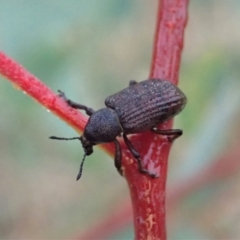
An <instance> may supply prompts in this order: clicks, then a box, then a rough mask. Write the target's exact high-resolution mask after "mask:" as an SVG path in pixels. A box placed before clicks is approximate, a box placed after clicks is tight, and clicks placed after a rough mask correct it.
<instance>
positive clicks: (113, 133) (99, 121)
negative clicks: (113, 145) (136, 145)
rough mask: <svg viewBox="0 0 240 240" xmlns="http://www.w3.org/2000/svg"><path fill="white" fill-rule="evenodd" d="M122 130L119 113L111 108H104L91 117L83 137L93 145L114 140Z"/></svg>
mask: <svg viewBox="0 0 240 240" xmlns="http://www.w3.org/2000/svg"><path fill="white" fill-rule="evenodd" d="M121 132H122V126H121V124H120V122H119V118H118V115H117V113H116V112H115V111H114V110H112V109H110V108H102V109H100V110H98V111H96V112H94V113H93V114H92V115H91V117H90V118H89V120H88V122H87V125H86V127H85V129H84V132H83V135H82V137H83V138H84V139H85V141H88V142H89V143H91V144H92V145H96V144H99V143H107V142H112V141H114V140H115V138H116V137H117V136H118V135H119V134H120V133H121Z"/></svg>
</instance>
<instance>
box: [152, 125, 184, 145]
mask: <svg viewBox="0 0 240 240" xmlns="http://www.w3.org/2000/svg"><path fill="white" fill-rule="evenodd" d="M151 131H152V132H154V133H157V134H160V135H166V136H168V141H169V142H173V141H174V140H175V139H176V138H178V137H180V136H181V135H182V133H183V132H182V130H181V129H162V130H161V129H157V128H152V129H151Z"/></svg>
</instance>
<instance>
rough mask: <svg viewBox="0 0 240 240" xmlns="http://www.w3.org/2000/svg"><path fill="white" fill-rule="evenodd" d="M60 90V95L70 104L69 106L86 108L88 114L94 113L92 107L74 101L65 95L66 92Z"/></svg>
mask: <svg viewBox="0 0 240 240" xmlns="http://www.w3.org/2000/svg"><path fill="white" fill-rule="evenodd" d="M58 92H59V97H61V98H62V99H64V100H65V102H66V103H67V104H68V106H70V107H72V108H75V109H80V110H84V111H85V112H86V114H87V115H88V116H91V115H92V114H93V113H94V110H93V109H92V108H89V107H87V106H85V105H82V104H80V103H76V102H73V101H72V100H70V99H68V98H67V97H66V95H65V93H64V92H62V91H60V90H58Z"/></svg>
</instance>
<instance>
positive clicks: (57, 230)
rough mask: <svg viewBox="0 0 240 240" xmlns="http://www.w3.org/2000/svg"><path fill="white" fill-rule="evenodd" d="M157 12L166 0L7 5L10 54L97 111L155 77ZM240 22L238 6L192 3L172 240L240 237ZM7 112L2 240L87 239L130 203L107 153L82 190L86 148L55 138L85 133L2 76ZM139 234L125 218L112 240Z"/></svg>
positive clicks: (0, 195)
mask: <svg viewBox="0 0 240 240" xmlns="http://www.w3.org/2000/svg"><path fill="white" fill-rule="evenodd" d="M156 8H157V1H156V0H154V1H144V0H115V1H112V0H101V1H100V0H81V1H76V0H75V1H64V0H58V1H56V0H49V1H33V0H19V1H14V0H5V1H1V0H0V49H1V50H2V51H4V52H5V53H6V54H8V55H9V56H11V57H12V58H14V59H15V60H17V61H18V62H19V63H21V64H22V65H23V66H24V67H25V68H26V69H28V70H29V71H30V72H31V73H33V74H34V75H36V76H37V77H39V78H40V79H41V80H42V81H43V82H44V83H45V84H46V85H48V86H49V87H50V88H51V89H53V90H54V91H57V90H58V89H61V90H64V91H65V92H66V93H67V95H68V96H69V97H70V98H71V99H73V100H75V101H77V102H80V103H83V104H86V105H88V106H91V107H93V108H94V109H98V108H100V107H103V106H104V99H105V97H106V96H108V95H110V94H112V93H114V92H116V91H118V90H119V89H122V88H124V87H126V86H127V85H128V82H129V80H131V79H136V80H138V81H140V80H144V79H146V78H147V77H148V74H149V67H150V61H151V54H152V42H153V34H154V29H155V20H156V19H155V18H156ZM239 23H240V1H238V0H231V1H224V0H209V1H202V0H195V1H194V0H193V1H190V7H189V22H188V25H187V29H186V34H185V43H184V51H183V56H182V64H181V71H180V88H181V89H182V90H183V91H184V92H185V93H186V95H187V97H188V105H187V107H186V108H185V110H184V111H183V112H182V113H181V114H180V115H179V116H178V117H176V119H175V127H177V128H182V129H183V131H184V135H183V137H181V138H180V139H179V140H177V141H176V142H175V144H174V147H173V148H172V152H171V156H170V161H169V178H168V190H169V191H168V194H169V197H168V198H169V205H168V224H167V225H168V236H169V239H226V238H228V239H239V238H240V225H239V224H240V201H239V198H240V188H239V183H240V177H239V176H240V174H239V173H240V168H239V165H240V151H238V148H239V149H240V131H239V119H240V110H239V109H240V82H239V78H240V67H239V66H240V47H239V46H240V45H239V43H240V27H239ZM0 105H1V117H0V238H1V239H20V238H21V239H37V238H38V239H69V238H72V237H75V236H81V234H83V233H84V232H85V231H91V230H92V229H93V226H95V225H96V224H98V223H100V222H101V221H103V220H104V219H106V218H108V217H110V216H111V213H112V212H114V211H115V210H116V209H119V208H121V206H122V205H123V203H125V202H126V201H130V200H129V193H128V188H127V185H126V182H125V180H124V178H121V177H120V176H119V175H118V173H117V171H116V170H115V168H114V164H113V160H112V159H111V158H110V157H108V156H107V155H106V154H105V153H104V152H102V151H101V150H100V149H98V148H95V154H93V155H92V156H91V157H89V158H88V159H87V161H86V163H85V166H84V171H83V176H82V178H81V180H80V181H79V182H76V181H75V177H76V174H77V172H78V168H79V163H80V160H81V159H82V155H83V151H82V149H81V146H80V143H79V142H78V141H73V142H57V141H51V140H49V139H48V137H49V136H50V135H56V136H65V137H73V136H77V134H76V132H74V131H73V130H72V129H71V128H70V127H69V126H67V125H66V124H65V123H63V122H62V121H61V120H59V119H58V118H57V117H56V116H54V115H52V114H51V113H49V112H47V111H46V109H44V108H43V107H41V106H40V105H39V104H37V103H36V102H34V101H33V100H32V99H31V98H29V97H28V96H26V95H24V94H23V93H22V92H21V91H18V90H17V89H16V88H14V87H13V86H12V85H11V84H10V83H9V82H8V81H5V80H4V79H3V78H2V77H0ZM235 152H236V153H235ZM233 153H234V154H233ZM217 163H223V164H222V165H217V166H216V167H215V168H211V166H212V165H213V164H217ZM224 164H225V165H224ZM211 169H213V170H211ZM215 170H216V171H215ZM218 172H220V173H221V174H220V175H217V173H218ZM219 176H220V177H219ZM195 181H196V184H195ZM191 184H192V185H191ZM194 184H195V185H194ZM109 230H110V231H111V229H109ZM132 238H133V230H132V224H131V223H130V221H129V220H127V219H126V225H124V227H122V228H119V229H118V230H115V232H112V233H111V236H109V238H108V239H132Z"/></svg>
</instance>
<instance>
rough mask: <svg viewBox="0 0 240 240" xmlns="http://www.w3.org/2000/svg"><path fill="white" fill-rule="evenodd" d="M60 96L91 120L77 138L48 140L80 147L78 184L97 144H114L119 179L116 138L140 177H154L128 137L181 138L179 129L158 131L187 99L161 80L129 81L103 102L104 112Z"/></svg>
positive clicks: (171, 139) (119, 152)
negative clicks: (150, 134) (146, 133)
mask: <svg viewBox="0 0 240 240" xmlns="http://www.w3.org/2000/svg"><path fill="white" fill-rule="evenodd" d="M59 96H60V97H61V98H63V99H64V100H65V101H66V103H67V104H68V105H69V106H70V107H72V108H75V109H80V110H84V111H85V112H86V114H87V115H88V116H89V117H90V118H89V119H88V122H87V124H86V126H85V129H84V131H83V134H82V135H81V136H80V137H73V138H61V137H55V136H51V137H50V138H51V139H57V140H74V139H78V140H80V141H81V143H82V147H83V149H84V152H85V153H84V156H83V159H82V162H81V164H80V169H79V173H78V175H77V180H79V179H80V177H81V175H82V169H83V163H84V161H85V158H86V156H88V155H91V154H92V153H93V146H95V145H97V144H100V143H109V142H113V143H114V144H115V158H114V163H115V167H116V168H117V170H118V172H119V173H120V174H121V175H122V151H121V146H120V143H119V141H118V140H117V137H118V136H123V139H124V142H125V144H126V146H127V147H128V149H129V151H130V152H131V154H132V155H133V157H134V158H135V159H136V161H137V164H138V170H139V172H140V173H143V174H146V175H149V176H150V177H152V178H155V177H157V176H156V175H155V174H153V173H151V172H149V171H148V170H147V169H146V168H144V166H143V164H142V161H141V157H140V154H139V153H138V151H137V150H136V149H135V147H134V146H133V144H132V143H131V141H130V140H129V138H128V136H127V135H129V134H135V133H141V132H144V131H148V130H150V131H152V132H154V133H157V134H161V135H166V136H168V138H169V141H173V140H174V139H175V138H177V137H179V136H181V135H182V130H180V129H164V130H163V129H158V128H157V125H158V124H159V123H163V122H165V121H167V120H169V119H171V118H173V117H174V116H175V115H177V114H178V113H179V112H180V111H181V110H182V109H183V108H184V106H185V104H186V102H187V98H186V96H185V95H184V93H183V92H182V91H181V90H180V89H179V88H178V87H177V86H175V85H174V84H172V83H171V82H169V81H167V80H162V79H149V80H145V81H141V82H136V81H134V80H131V81H130V83H129V86H128V87H127V88H125V89H123V90H121V91H120V92H117V93H115V94H113V95H111V96H109V97H107V98H106V99H105V105H106V107H105V108H102V109H100V110H97V111H94V110H93V109H92V108H89V107H87V106H85V105H82V104H79V103H76V102H73V101H71V100H69V99H68V98H67V97H66V96H65V94H64V93H63V92H62V91H59Z"/></svg>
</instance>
